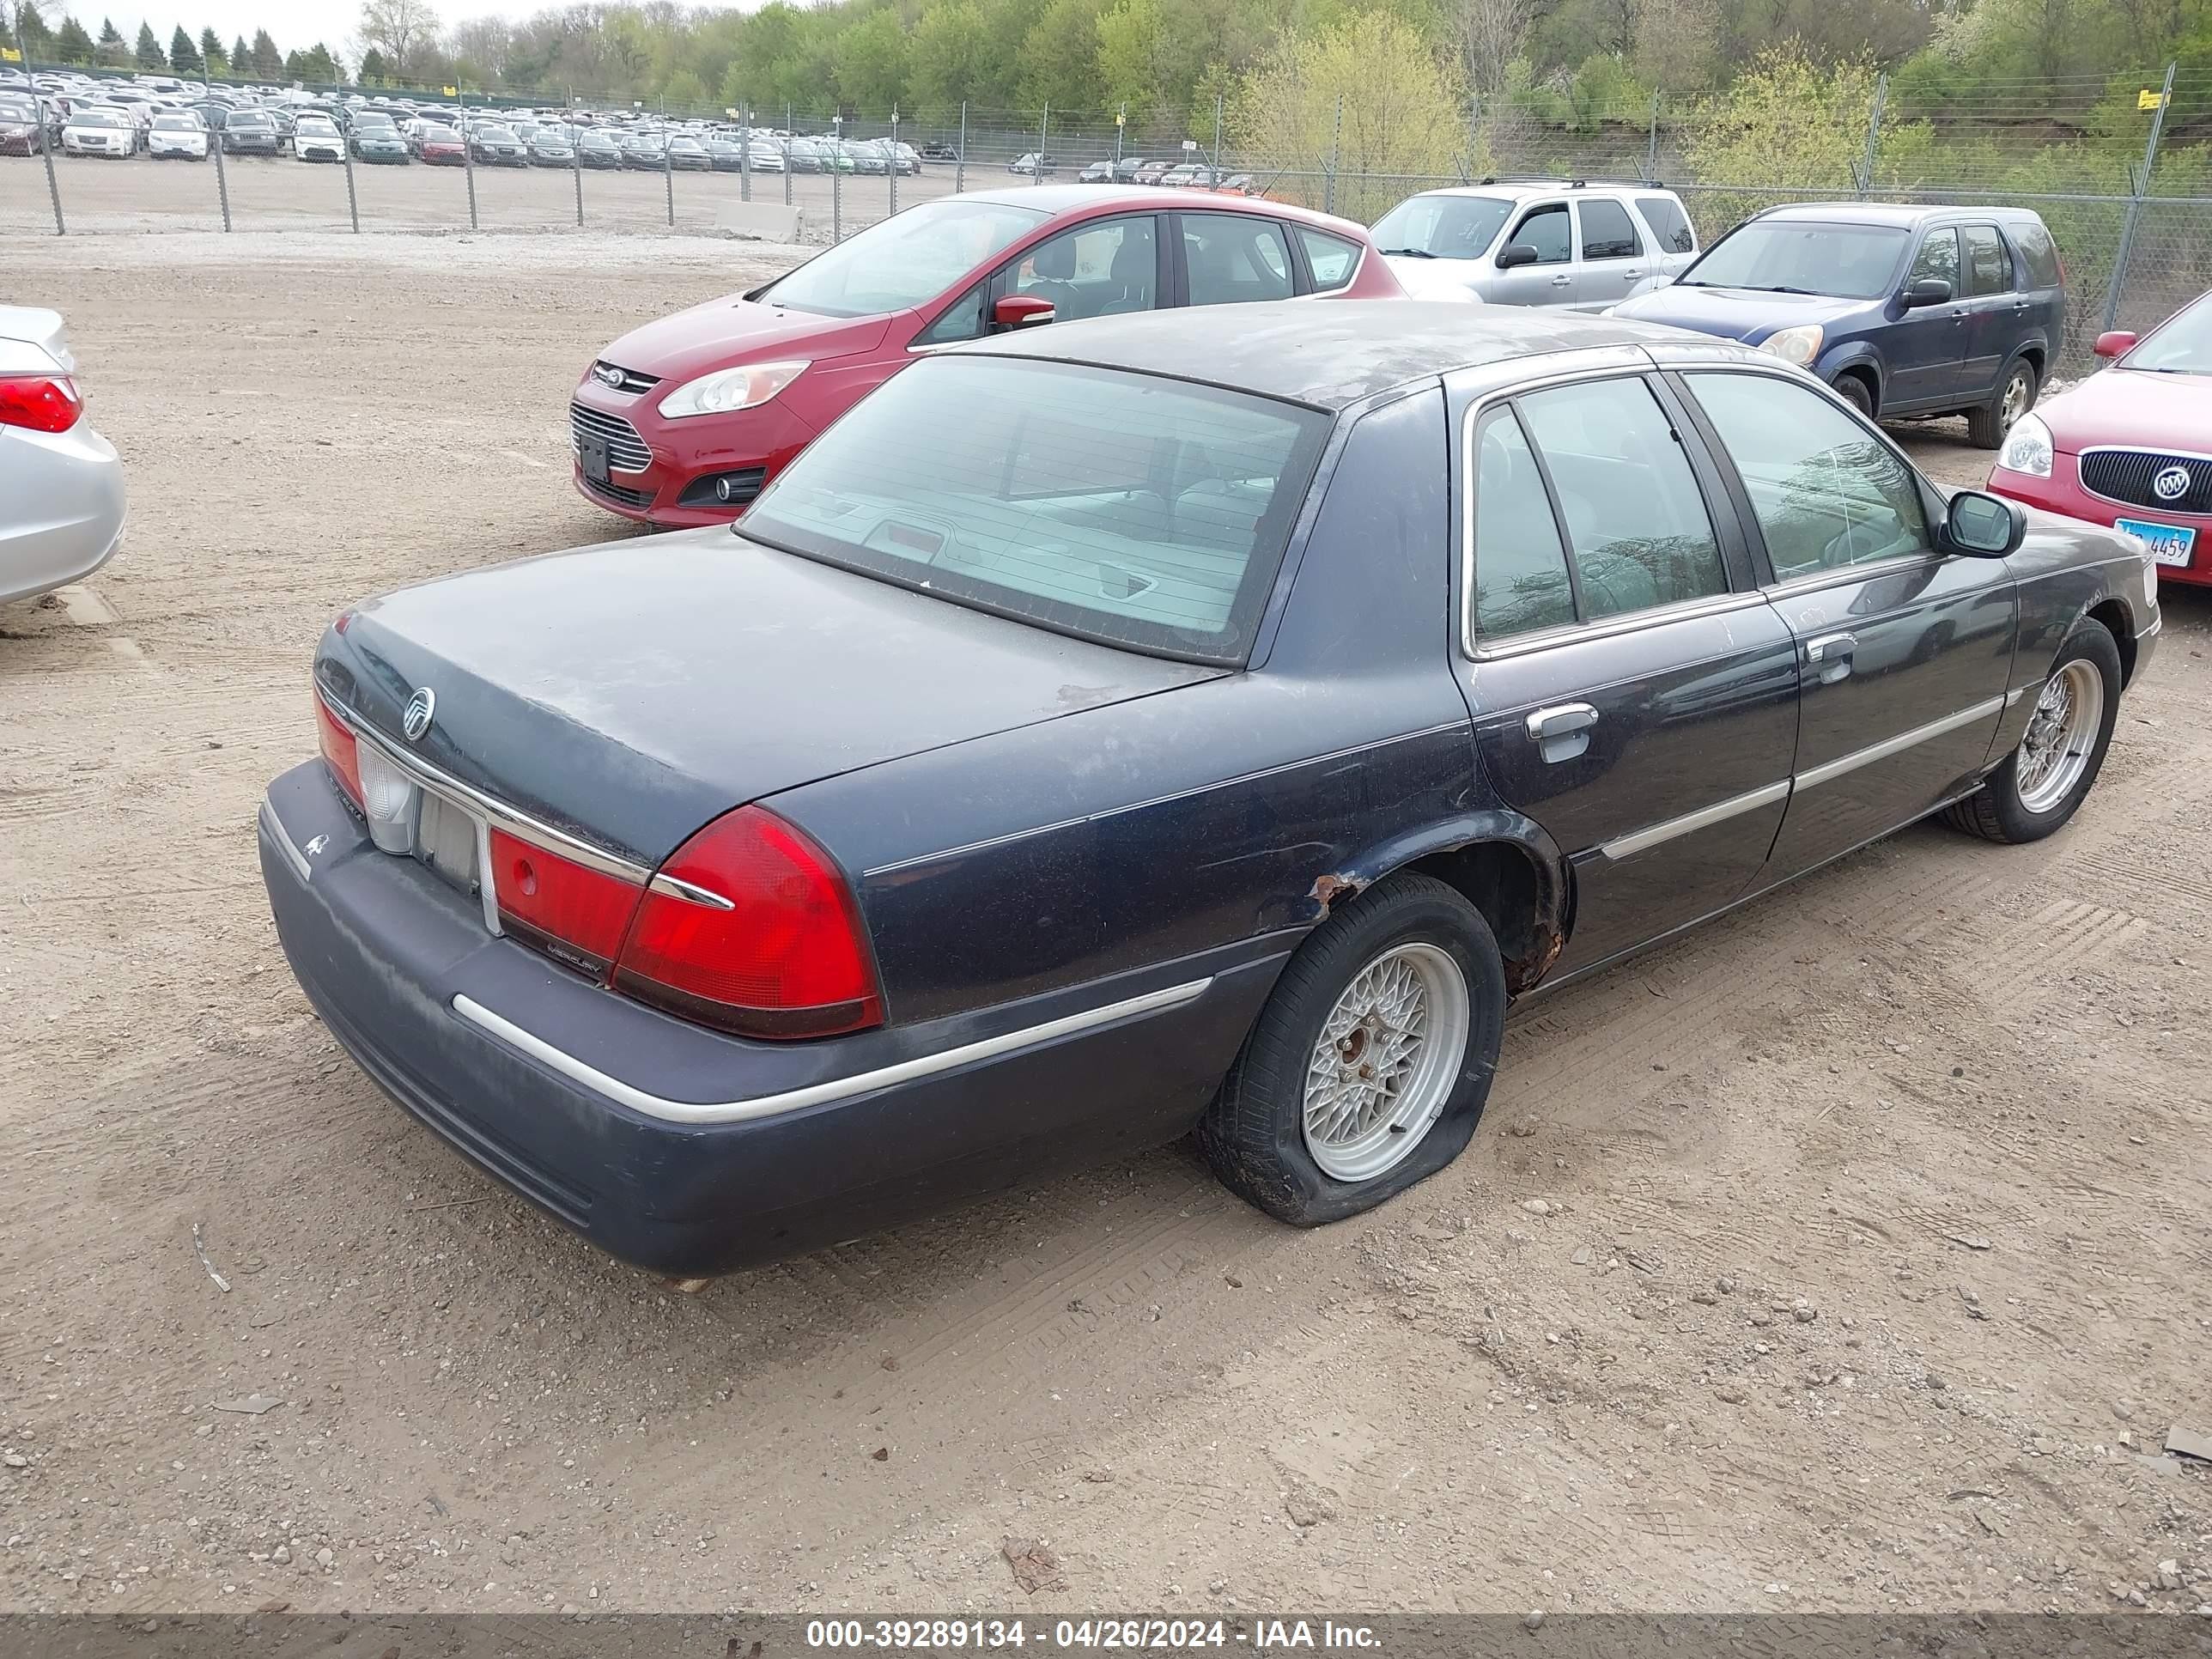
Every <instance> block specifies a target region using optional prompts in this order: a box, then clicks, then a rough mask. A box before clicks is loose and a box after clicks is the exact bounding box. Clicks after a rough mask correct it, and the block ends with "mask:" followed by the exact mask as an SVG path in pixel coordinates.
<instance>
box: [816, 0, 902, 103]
mask: <svg viewBox="0 0 2212 1659" xmlns="http://www.w3.org/2000/svg"><path fill="white" fill-rule="evenodd" d="M829 61H830V66H831V69H832V70H833V71H834V73H835V74H836V77H837V95H838V96H839V97H840V98H841V99H842V100H844V101H845V102H847V103H848V104H851V105H853V106H855V107H857V108H859V109H862V110H865V111H866V112H868V114H869V116H870V117H871V118H874V117H877V116H878V115H884V114H889V113H890V107H891V106H892V105H893V104H895V103H896V102H897V101H898V100H900V99H901V98H902V97H903V96H904V95H905V93H906V29H905V27H904V26H903V25H902V24H901V23H900V21H899V15H898V13H897V12H896V11H894V10H892V9H890V7H888V6H886V7H884V9H882V10H880V11H873V12H870V13H869V14H868V15H866V17H863V18H862V19H861V20H860V21H858V22H856V23H848V25H846V27H845V28H844V29H843V31H842V33H839V34H838V36H837V39H836V45H835V46H832V47H831V48H830V54H829Z"/></svg>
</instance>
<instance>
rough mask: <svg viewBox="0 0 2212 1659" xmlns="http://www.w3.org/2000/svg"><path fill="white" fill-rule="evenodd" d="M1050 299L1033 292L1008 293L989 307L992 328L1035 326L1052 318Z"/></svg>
mask: <svg viewBox="0 0 2212 1659" xmlns="http://www.w3.org/2000/svg"><path fill="white" fill-rule="evenodd" d="M1053 317H1054V311H1053V307H1052V301H1049V300H1045V299H1040V298H1039V297H1038V296H1037V295H1034V294H1009V295H1006V297H1005V298H1004V299H1001V300H1000V301H999V302H998V303H997V304H995V305H994V306H993V307H991V326H992V327H994V328H1035V327H1036V325H1038V324H1040V323H1048V322H1050V321H1052V320H1053Z"/></svg>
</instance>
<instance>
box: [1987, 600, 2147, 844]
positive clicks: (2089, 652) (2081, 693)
mask: <svg viewBox="0 0 2212 1659" xmlns="http://www.w3.org/2000/svg"><path fill="white" fill-rule="evenodd" d="M2119 712H2120V648H2119V647H2118V644H2116V643H2115V642H2114V641H2113V639H2112V635H2111V634H2110V633H2109V632H2108V631H2107V630H2106V628H2105V625H2104V624H2103V623H2099V622H2093V621H2091V620H2090V619H2089V618H2087V617H2083V618H2082V619H2081V621H2080V622H2078V623H2075V624H2074V628H2073V631H2072V632H2071V633H2069V634H2068V635H2067V636H2066V639H2065V642H2064V643H2063V644H2062V645H2061V646H2060V647H2058V655H2057V658H2056V659H2054V660H2053V661H2052V663H2051V678H2049V679H2047V680H2045V682H2044V684H2043V688H2042V690H2040V691H2039V693H2038V694H2037V696H2036V705H2035V710H2034V712H2033V714H2030V715H2029V717H2028V726H2027V733H2026V734H2025V735H2024V736H2023V737H2022V738H2021V741H2020V745H2019V747H2017V748H2015V750H2013V751H2012V753H2010V754H2009V755H2007V756H2006V757H2004V759H2003V761H2002V763H2000V764H1999V765H1998V767H1997V769H1996V771H1994V772H1992V773H1990V775H1989V780H1988V781H1986V782H1985V783H1984V784H1983V786H1982V787H1981V788H1980V789H1978V791H1976V792H1975V793H1973V794H1971V795H1969V796H1967V797H1966V799H1964V800H1962V801H1960V802H1958V803H1957V804H1956V805H1952V806H1949V807H1947V808H1946V809H1944V817H1946V818H1947V819H1948V821H1949V822H1950V823H1951V824H1952V825H1953V827H1954V828H1956V829H1963V830H1965V831H1966V833H1967V834H1968V835H1972V836H1981V837H1982V838H1983V839H1984V841H1995V842H2006V843H2008V844H2010V845H2015V846H2017V845H2019V844H2020V843H2021V842H2031V841H2040V840H2042V839H2043V838H2044V836H2047V835H2050V834H2051V833H2052V832H2053V831H2055V830H2057V829H2060V828H2062V827H2063V825H2064V824H2065V823H2066V821H2067V820H2068V819H2069V818H2071V817H2073V816H2074V814H2075V811H2077V810H2079V808H2080V807H2081V802H2082V800H2083V799H2085V798H2086V797H2087V795H2088V793H2089V790H2090V788H2091V787H2092V786H2093V785H2094V784H2095V783H2096V781H2097V774H2098V773H2099V772H2100V771H2101V770H2103V769H2104V765H2105V751H2106V750H2107V749H2108V748H2110V747H2111V745H2112V724H2113V722H2114V721H2115V720H2118V718H2119Z"/></svg>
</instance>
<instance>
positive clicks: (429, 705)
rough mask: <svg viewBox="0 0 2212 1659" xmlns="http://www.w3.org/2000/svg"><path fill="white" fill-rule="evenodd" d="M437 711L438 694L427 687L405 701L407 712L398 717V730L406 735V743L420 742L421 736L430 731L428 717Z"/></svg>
mask: <svg viewBox="0 0 2212 1659" xmlns="http://www.w3.org/2000/svg"><path fill="white" fill-rule="evenodd" d="M437 711H438V694H437V693H436V692H435V691H433V690H431V689H430V688H429V687H428V686H427V685H426V686H423V687H422V688H421V689H419V690H417V691H416V693H415V695H414V696H411V697H410V698H408V699H407V712H406V713H405V714H403V715H401V716H400V717H399V729H400V730H401V731H402V732H404V733H406V736H407V741H408V742H410V743H420V742H421V741H422V734H423V733H424V732H427V731H428V730H429V729H430V716H431V715H433V714H435V713H437Z"/></svg>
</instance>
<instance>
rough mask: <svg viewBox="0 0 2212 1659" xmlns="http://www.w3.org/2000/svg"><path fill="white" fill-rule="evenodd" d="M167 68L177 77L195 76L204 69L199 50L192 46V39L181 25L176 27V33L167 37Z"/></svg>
mask: <svg viewBox="0 0 2212 1659" xmlns="http://www.w3.org/2000/svg"><path fill="white" fill-rule="evenodd" d="M169 67H170V68H171V69H172V70H175V71H176V72H177V73H178V74H179V75H192V76H197V74H198V73H199V72H200V70H201V69H202V68H203V67H204V65H203V64H202V62H201V59H200V52H199V48H198V47H197V46H194V45H193V44H192V37H191V35H189V34H187V33H185V26H184V25H183V24H182V23H179V24H178V25H177V32H176V33H174V34H173V35H171V36H170V37H169Z"/></svg>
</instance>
